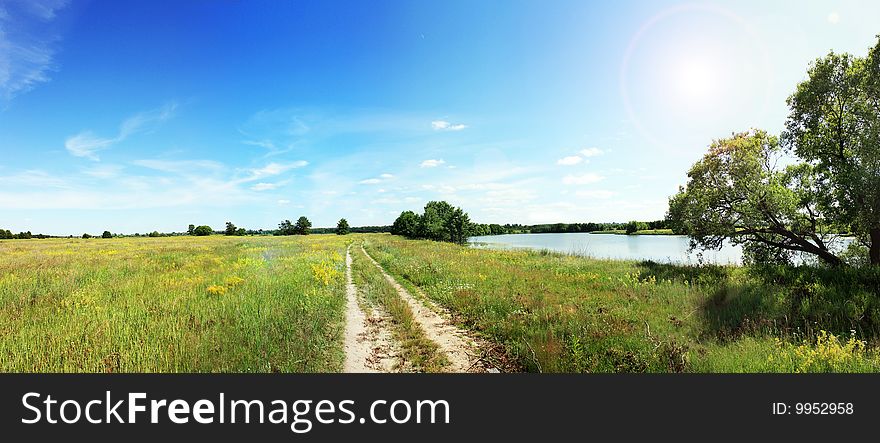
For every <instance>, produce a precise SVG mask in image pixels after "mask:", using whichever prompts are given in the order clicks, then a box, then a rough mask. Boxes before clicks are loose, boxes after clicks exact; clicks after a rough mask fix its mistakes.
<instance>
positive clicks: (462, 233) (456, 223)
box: [443, 208, 471, 245]
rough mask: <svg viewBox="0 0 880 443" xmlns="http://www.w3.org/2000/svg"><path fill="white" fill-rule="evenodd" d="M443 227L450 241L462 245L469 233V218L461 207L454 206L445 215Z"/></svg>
mask: <svg viewBox="0 0 880 443" xmlns="http://www.w3.org/2000/svg"><path fill="white" fill-rule="evenodd" d="M443 227H444V229H445V231H446V233H447V234H448V236H449V237H448V238H449V240H448V241H450V242H452V243H458V244H460V245H463V244H465V243H467V239H468V237H470V235H471V234H470V232H471V219H470V217H468V215H467V213H466V212H464V211H463V210H462V209H461V208H455V209H453V210H452V212H451V213H450V214H448V215H447V217H446V220H445V222H444V223H443Z"/></svg>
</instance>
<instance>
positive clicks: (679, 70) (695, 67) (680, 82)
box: [671, 59, 719, 104]
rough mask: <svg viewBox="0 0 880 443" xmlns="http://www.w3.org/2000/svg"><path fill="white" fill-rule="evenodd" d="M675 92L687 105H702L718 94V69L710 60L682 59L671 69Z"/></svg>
mask: <svg viewBox="0 0 880 443" xmlns="http://www.w3.org/2000/svg"><path fill="white" fill-rule="evenodd" d="M671 71H672V72H671V74H672V75H671V76H672V84H673V85H674V88H675V92H676V93H677V94H679V95H680V97H681V98H682V100H683V101H684V102H685V103H688V104H704V103H706V102H708V101H711V100H712V99H713V98H715V97H716V96H717V94H718V92H719V84H718V83H719V73H718V69H717V68H716V67H715V65H714V64H713V63H712V62H711V61H710V60H705V59H684V60H681V61H679V62H677V63H675V64H673V66H672V67H671Z"/></svg>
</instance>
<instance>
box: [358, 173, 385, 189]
mask: <svg viewBox="0 0 880 443" xmlns="http://www.w3.org/2000/svg"><path fill="white" fill-rule="evenodd" d="M392 178H394V175H392V174H389V173H387V172H386V173H384V174H379V176H378V177H373V178H367V179H364V180H361V181H359V182H358V183H359V184H362V185H378V184H379V183H383V182H386V181H388V180H391V179H392ZM380 191H381V190H380Z"/></svg>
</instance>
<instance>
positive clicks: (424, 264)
mask: <svg viewBox="0 0 880 443" xmlns="http://www.w3.org/2000/svg"><path fill="white" fill-rule="evenodd" d="M349 244H352V248H351V252H352V257H353V258H354V264H353V278H354V281H355V283H356V284H357V286H358V288H359V291H360V295H361V297H360V303H361V306H362V308H363V309H365V310H370V309H381V310H382V311H383V312H385V313H387V315H388V316H389V318H390V322H391V323H390V324H391V333H392V335H393V337H394V338H395V339H396V341H397V342H398V343H399V345H400V348H401V356H400V358H401V359H402V363H401V364H402V365H403V366H402V367H401V368H398V369H399V370H407V371H439V370H443V368H444V367H445V366H446V364H447V362H446V361H445V359H444V358H443V355H441V354H438V352H437V347H436V345H435V344H434V343H433V342H431V341H430V340H429V339H427V338H426V336H425V334H424V331H422V330H421V329H419V327H418V325H416V324H415V323H414V322H413V319H412V312H410V310H409V308H408V307H407V305H406V303H403V302H402V301H401V299H400V298H399V297H398V295H397V294H396V293H395V291H394V290H393V289H392V288H391V287H390V286H389V284H388V282H387V281H385V279H384V278H383V277H382V275H381V272H380V271H379V270H378V269H376V268H375V267H374V266H372V264H371V263H369V262H368V261H367V260H368V259H367V258H366V256H365V255H364V254H363V253H362V252H361V251H360V245H361V244H363V245H364V246H365V247H366V250H367V251H368V252H369V253H370V255H371V256H372V257H374V258H375V259H376V260H377V261H378V262H379V263H380V264H381V265H382V266H383V267H384V268H385V269H386V270H387V271H388V272H389V273H390V274H391V275H392V276H394V277H395V278H396V279H397V281H398V282H399V283H400V284H402V285H403V286H405V287H406V288H407V289H408V290H409V292H411V293H412V294H413V295H414V296H415V297H416V298H419V297H425V298H428V299H431V300H433V301H434V302H436V303H438V304H439V305H441V306H443V307H445V308H446V309H447V310H448V311H449V312H450V313H451V315H452V317H453V321H454V322H455V323H456V324H458V325H459V326H461V327H464V328H467V329H470V330H472V331H474V332H475V333H476V334H478V335H479V336H480V338H481V339H483V342H484V343H485V344H486V346H489V347H490V348H491V349H487V350H485V351H486V352H487V353H491V354H492V355H500V356H501V361H503V362H504V365H503V368H504V369H505V370H519V371H528V372H876V371H878V370H880V356H878V351H877V349H878V346H880V293H878V292H880V270H877V269H858V268H845V269H838V270H830V269H825V268H817V267H806V266H802V267H763V268H758V267H740V266H716V265H701V266H696V265H693V266H687V265H672V264H661V263H655V262H650V261H643V262H639V261H622V260H598V259H591V258H585V257H578V256H571V255H564V254H558V253H551V252H547V251H526V250H509V251H506V250H486V249H476V248H468V247H464V246H459V245H455V244H450V243H443V242H434V241H428V240H406V239H403V238H402V237H397V236H391V235H387V234H352V235H347V236H337V235H309V236H286V237H226V236H210V237H162V238H113V239H46V240H7V241H2V242H0V371H3V372H335V371H339V370H341V366H342V361H343V358H344V355H343V349H342V344H341V341H342V331H343V329H344V321H345V318H344V305H345V287H344V268H345V264H344V261H345V260H344V257H345V251H346V247H347V246H348V245H349Z"/></svg>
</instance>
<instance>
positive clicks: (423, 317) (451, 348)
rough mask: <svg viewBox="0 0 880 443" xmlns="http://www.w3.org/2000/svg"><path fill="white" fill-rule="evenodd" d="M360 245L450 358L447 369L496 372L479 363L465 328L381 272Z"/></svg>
mask: <svg viewBox="0 0 880 443" xmlns="http://www.w3.org/2000/svg"><path fill="white" fill-rule="evenodd" d="M361 249H362V250H363V251H364V255H366V257H367V258H368V259H369V260H370V261H371V262H373V265H375V266H376V268H378V269H379V271H381V272H382V275H384V276H385V279H386V280H388V283H390V284H391V285H392V286H393V287H394V289H396V290H397V293H398V294H399V295H400V297H401V298H402V299H403V300H404V301H406V303H407V304H408V305H409V308H410V310H411V311H412V313H413V318H414V319H415V320H416V322H417V323H418V324H419V326H421V328H422V329H423V330H424V331H425V334H427V336H428V338H429V339H431V340H432V341H434V342H435V343H437V345H438V346H439V347H440V350H441V351H442V352H443V353H444V354H445V355H446V358H447V359H448V360H449V362H450V368H449V372H486V371H488V372H497V370H494V369H493V368H488V367H485V366H482V365H481V363H482V361H481V359H480V355H481V352H480V349H479V347H478V346H477V344H476V342H475V341H474V340H473V339H472V338H471V337H469V336H468V334H467V332H465V331H464V330H462V329H461V328H458V327H457V326H455V325H453V324H452V323H451V322H449V321H448V320H446V319H445V318H443V316H441V315H440V314H438V312H445V311H444V309H443V308H442V307H440V306H437V305H434V304H433V303H431V302H430V301H427V300H424V301H422V300H417V299H416V298H415V297H413V296H412V295H411V294H410V293H409V292H408V291H407V290H406V289H405V288H404V287H403V286H401V285H400V284H399V283H397V281H396V280H395V279H394V277H392V276H391V275H389V274H388V273H387V272H385V269H384V268H382V265H380V264H379V263H378V262H377V261H376V260H374V259H373V257H372V256H371V255H370V254H369V253H367V251H366V249H364V247H363V245H361ZM425 303H431V306H430V307H429V306H426V305H425Z"/></svg>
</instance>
